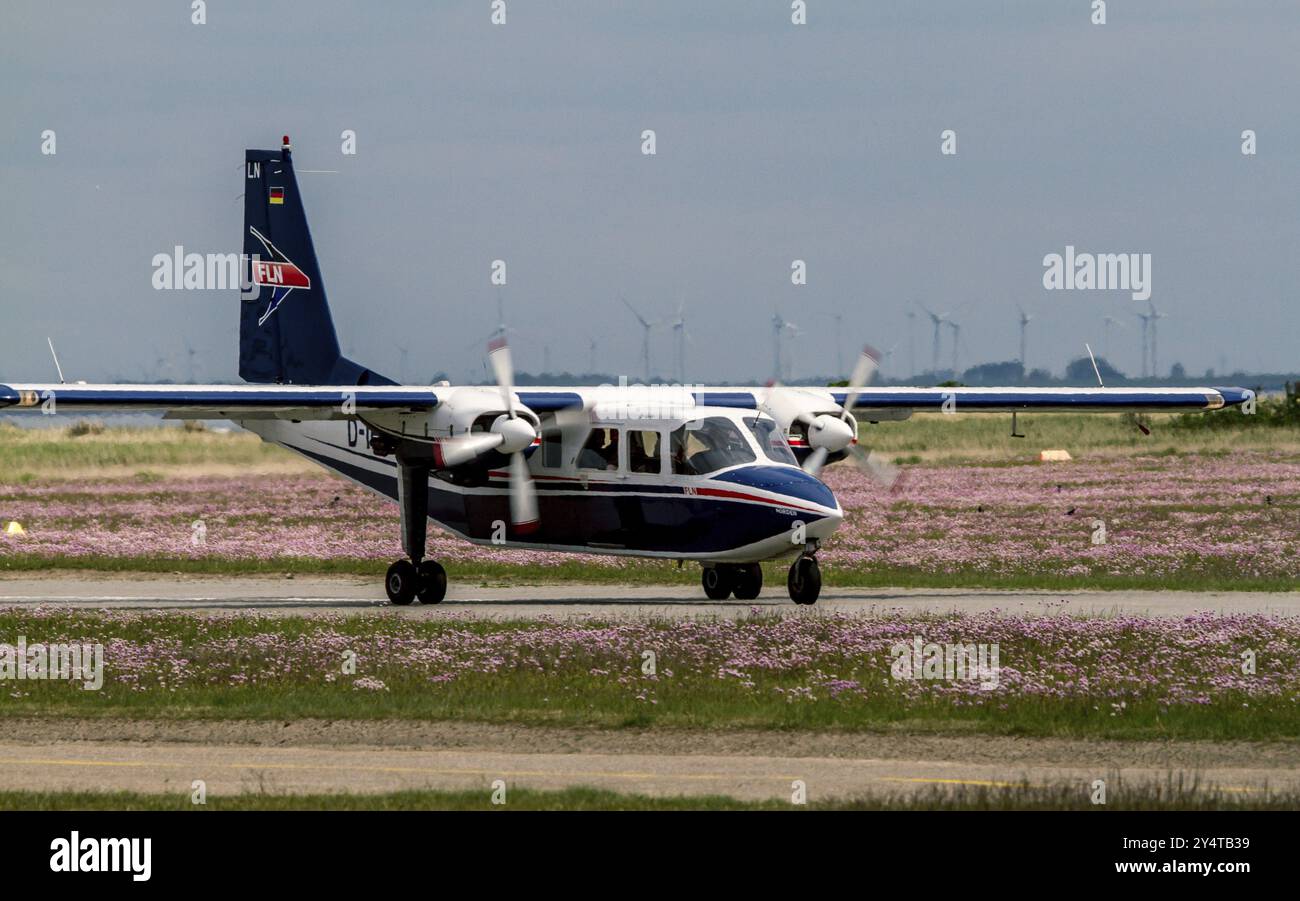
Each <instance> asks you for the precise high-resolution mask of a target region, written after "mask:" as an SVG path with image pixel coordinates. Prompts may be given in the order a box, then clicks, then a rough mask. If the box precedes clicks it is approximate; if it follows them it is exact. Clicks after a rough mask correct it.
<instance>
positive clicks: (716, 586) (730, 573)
mask: <svg viewBox="0 0 1300 901" xmlns="http://www.w3.org/2000/svg"><path fill="white" fill-rule="evenodd" d="M735 582H736V573H735V570H734V569H732V568H731V567H730V566H706V567H704V571H703V572H702V573H700V584H701V585H703V586H704V593H705V594H706V595H708V596H709V599H710V600H713V601H725V600H726V599H727V598H728V597H730V596H731V587H732V586H733V585H734V584H735Z"/></svg>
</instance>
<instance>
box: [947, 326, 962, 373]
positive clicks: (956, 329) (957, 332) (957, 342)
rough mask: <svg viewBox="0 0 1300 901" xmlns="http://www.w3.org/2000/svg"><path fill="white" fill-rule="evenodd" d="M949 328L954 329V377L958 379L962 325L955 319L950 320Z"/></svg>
mask: <svg viewBox="0 0 1300 901" xmlns="http://www.w3.org/2000/svg"><path fill="white" fill-rule="evenodd" d="M948 327H949V328H951V329H952V376H953V378H956V377H957V372H958V369H957V347H958V345H960V344H961V323H960V322H958V321H957V320H955V319H949V320H948Z"/></svg>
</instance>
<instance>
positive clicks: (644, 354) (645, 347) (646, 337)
mask: <svg viewBox="0 0 1300 901" xmlns="http://www.w3.org/2000/svg"><path fill="white" fill-rule="evenodd" d="M623 306H625V307H627V308H628V309H629V310H631V311H632V315H633V316H635V317H636V321H637V322H639V323H640V324H641V329H642V331H641V362H642V364H643V365H644V366H645V380H646V383H647V384H648V383H649V382H650V331H651V329H653V328H654V327H655V326H656V325H658V324H659V323H657V322H650V321H648V320H647V319H646V318H645V317H644V316H642V315H641V314H640V313H638V312H637V310H636V307H634V306H632V304H631V303H629V302H628V299H627V298H626V297H624V298H623Z"/></svg>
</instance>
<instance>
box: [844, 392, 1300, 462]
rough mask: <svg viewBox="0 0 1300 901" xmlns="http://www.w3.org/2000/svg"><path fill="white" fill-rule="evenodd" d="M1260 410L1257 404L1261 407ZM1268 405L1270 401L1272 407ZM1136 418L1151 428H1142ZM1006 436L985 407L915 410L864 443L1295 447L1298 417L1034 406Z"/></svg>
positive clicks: (918, 449) (1006, 447) (1129, 449)
mask: <svg viewBox="0 0 1300 901" xmlns="http://www.w3.org/2000/svg"><path fill="white" fill-rule="evenodd" d="M1264 409H1265V407H1264V405H1261V411H1263V410H1264ZM1270 409H1271V408H1270ZM1139 421H1141V422H1142V423H1143V424H1145V425H1146V426H1147V427H1148V428H1149V429H1150V430H1151V434H1150V435H1144V434H1143V433H1142V432H1141V430H1140V429H1139V428H1138V426H1137V423H1138V422H1139ZM1016 428H1017V430H1018V431H1019V432H1020V433H1021V434H1023V435H1024V436H1025V437H1023V438H1012V437H1011V416H1010V415H1009V414H989V413H954V414H951V415H944V414H941V413H917V414H915V415H913V416H912V418H911V419H908V420H904V421H902V422H880V423H876V424H874V425H872V424H866V423H864V424H863V425H862V426H861V427H860V428H859V430H858V437H859V440H860V441H861V442H862V444H863V445H864V446H866V447H870V448H871V449H872V450H874V451H876V452H877V453H880V454H882V455H884V456H885V457H888V458H890V459H894V460H897V461H898V462H900V463H901V464H909V463H921V462H926V463H959V462H965V461H971V460H979V461H983V462H987V461H989V460H999V461H1002V462H1005V463H1008V464H1010V463H1024V462H1028V461H1031V460H1036V459H1037V458H1038V452H1039V451H1040V450H1043V449H1045V448H1063V449H1065V450H1068V451H1069V452H1070V453H1071V454H1072V455H1074V456H1075V457H1079V456H1084V455H1088V456H1123V455H1126V454H1144V455H1145V454H1151V453H1164V454H1190V453H1197V454H1229V453H1235V452H1239V451H1245V450H1262V451H1274V450H1280V451H1295V450H1297V449H1298V448H1300V421H1297V420H1295V419H1293V418H1290V419H1282V418H1279V417H1276V416H1272V415H1266V416H1261V415H1259V414H1256V415H1255V416H1246V415H1244V414H1242V413H1241V412H1240V411H1238V410H1222V411H1218V412H1214V413H1190V414H1166V413H1154V414H1142V415H1140V416H1135V415H1134V414H1131V413H1034V414H1021V415H1019V416H1018V417H1017V419H1016Z"/></svg>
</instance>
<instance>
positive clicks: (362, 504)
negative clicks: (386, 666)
mask: <svg viewBox="0 0 1300 901" xmlns="http://www.w3.org/2000/svg"><path fill="white" fill-rule="evenodd" d="M1221 415H1223V416H1239V417H1240V418H1241V419H1242V420H1246V421H1255V420H1253V419H1252V418H1251V417H1244V416H1240V414H1236V413H1231V412H1229V413H1224V414H1221ZM951 418H952V417H940V416H936V417H931V418H930V419H929V420H925V421H921V422H918V423H916V425H917V427H918V428H919V429H920V432H918V433H917V434H920V435H921V436H922V437H924V435H925V434H927V433H929V432H936V433H937V432H939V431H944V432H945V433H947V432H952V434H954V435H956V436H957V437H961V436H962V435H963V434H966V439H967V440H966V441H965V443H961V442H958V443H957V444H956V445H954V447H955V450H954V453H956V454H958V455H962V454H964V455H965V456H966V459H963V460H958V459H956V458H955V457H954V458H953V459H950V460H947V461H946V462H941V461H940V462H936V461H933V460H932V461H928V462H917V463H907V464H905V465H904V466H903V473H904V475H903V479H902V481H901V483H900V485H899V486H898V488H897V489H896V490H895V491H892V492H890V491H885V490H883V489H881V488H879V487H878V486H876V485H874V484H872V483H871V482H869V481H868V480H866V479H865V478H864V477H862V475H861V474H860V473H858V472H857V471H856V470H855V469H854V468H852V467H851V466H847V465H837V466H832V467H829V468H828V469H827V470H826V471H825V472H824V474H823V477H824V478H825V479H826V481H827V482H828V484H830V485H831V486H832V488H834V490H835V492H836V495H837V497H838V498H839V499H840V502H841V504H842V505H843V507H844V509H845V513H846V518H845V522H844V524H843V525H842V526H841V527H840V529H839V530H838V532H837V533H836V535H835V536H834V537H833V538H832V539H831V540H830V541H829V542H828V543H827V544H826V546H825V547H824V548H823V550H822V554H821V558H820V559H821V562H822V567H823V572H824V575H825V578H826V582H827V584H828V585H829V586H832V587H835V586H843V587H851V586H863V587H875V586H895V587H905V588H911V587H917V588H924V587H950V588H959V587H968V588H997V589H1040V590H1062V591H1064V590H1070V589H1148V590H1177V589H1185V590H1270V591H1285V590H1291V589H1294V588H1296V587H1297V585H1298V584H1300V563H1298V562H1297V561H1298V560H1300V529H1297V528H1296V523H1297V522H1298V521H1300V451H1295V452H1293V451H1290V450H1287V449H1286V448H1288V447H1290V437H1289V436H1290V435H1291V431H1290V430H1288V429H1287V428H1280V427H1254V428H1247V427H1243V428H1242V429H1241V430H1240V431H1239V432H1236V433H1232V435H1229V437H1230V438H1231V440H1233V441H1236V442H1237V444H1238V445H1239V446H1238V447H1237V449H1236V450H1235V451H1234V452H1232V453H1227V452H1225V451H1223V450H1215V449H1213V448H1212V447H1204V448H1203V449H1202V450H1200V451H1196V452H1193V451H1190V450H1188V451H1185V452H1184V451H1181V450H1178V451H1174V452H1170V451H1169V450H1168V449H1161V448H1157V449H1154V450H1153V449H1152V447H1151V446H1140V445H1139V446H1135V448H1136V449H1133V450H1130V451H1125V452H1123V453H1119V452H1117V451H1116V450H1115V448H1114V447H1110V449H1109V450H1105V451H1103V450H1097V451H1087V452H1085V451H1079V452H1078V458H1077V459H1076V460H1075V461H1074V462H1071V463H1059V464H1043V463H1038V462H1036V461H1029V460H1022V459H1014V460H1013V459H1012V458H1010V457H1007V456H1006V455H1005V454H1004V453H1003V451H1001V450H1000V451H998V454H1003V455H1002V456H996V455H995V456H989V457H981V454H984V453H986V450H987V449H986V447H985V445H984V444H981V443H980V442H982V441H986V442H987V441H991V442H1001V443H1002V444H1006V443H1007V442H1009V441H1013V439H1008V438H1006V437H1005V436H1002V435H1001V433H1000V432H998V433H996V435H992V434H990V433H989V432H988V427H989V426H990V421H989V420H988V418H987V417H985V418H981V419H977V418H976V417H967V418H966V419H965V420H962V419H958V420H957V421H955V422H952V423H946V422H944V421H943V420H944V419H951ZM1040 418H1042V417H1040ZM1047 421H1048V422H1050V423H1052V424H1053V425H1052V428H1061V429H1074V430H1078V431H1080V434H1084V433H1085V430H1086V428H1092V429H1093V430H1094V432H1095V434H1094V436H1093V438H1094V440H1095V441H1097V442H1098V443H1099V445H1100V446H1103V447H1109V446H1108V445H1105V441H1108V440H1111V439H1112V438H1113V437H1114V436H1113V435H1111V433H1110V432H1109V431H1108V430H1109V429H1113V428H1117V427H1119V426H1120V425H1122V424H1123V422H1122V418H1120V417H1104V416H1103V417H1099V421H1094V420H1093V419H1092V418H1088V417H1082V416H1060V417H1058V418H1054V419H1049V420H1047ZM1178 422H1181V420H1170V425H1169V430H1170V431H1171V432H1173V431H1178V432H1179V435H1180V436H1182V435H1184V434H1185V435H1186V436H1187V437H1188V438H1189V445H1190V446H1192V447H1195V446H1200V445H1213V444H1215V443H1216V442H1219V441H1221V440H1224V435H1225V434H1227V433H1225V432H1224V431H1223V430H1222V429H1216V430H1209V429H1187V428H1185V427H1184V426H1178V425H1175V423H1178ZM888 425H889V427H890V428H893V427H895V426H900V427H901V425H904V424H898V423H893V424H888ZM968 426H969V427H970V428H975V427H976V426H978V427H979V428H980V429H983V431H976V432H970V433H965V432H963V430H965V429H967V428H968ZM871 428H874V427H864V432H867V431H869V430H870V429H871ZM953 430H955V431H953ZM61 431H62V430H60V432H61ZM77 431H80V430H77ZM18 432H19V430H16V429H12V428H10V429H7V430H4V431H3V432H0V447H4V448H5V450H6V460H5V463H6V465H5V466H4V467H3V468H0V523H4V522H8V521H10V520H13V521H17V522H19V523H21V524H22V526H23V528H24V529H25V531H26V534H24V535H20V536H7V535H3V534H0V570H3V571H9V572H22V571H42V570H50V569H84V570H111V571H118V572H129V571H137V570H138V571H151V572H177V573H214V574H240V573H262V574H265V573H303V574H307V573H311V574H329V573H338V574H356V575H370V576H377V575H380V574H382V573H383V572H384V570H385V569H386V568H387V566H388V564H389V563H390V562H391V561H392V560H394V559H396V558H397V557H399V556H400V555H401V550H400V546H399V542H398V535H397V524H396V519H397V517H396V510H395V508H394V505H393V504H392V503H391V502H385V501H383V500H380V499H377V498H375V497H373V496H372V495H370V494H368V493H366V492H364V491H362V490H360V489H358V488H356V487H354V486H352V485H350V484H348V483H346V482H344V481H342V480H340V479H338V478H335V477H333V476H330V475H328V474H326V473H325V472H324V471H323V470H320V469H318V468H316V467H315V466H314V465H313V464H310V463H307V462H305V461H301V460H295V459H294V458H292V457H289V456H287V454H286V453H285V452H280V451H278V450H276V449H274V448H269V447H267V446H265V445H262V444H260V442H259V441H258V439H256V438H255V437H254V436H251V435H248V434H242V433H232V434H216V433H211V432H186V431H184V430H181V429H175V428H168V429H156V430H152V431H151V432H148V433H145V432H141V431H140V430H125V431H119V430H108V431H105V432H102V433H98V434H96V433H94V432H91V433H88V434H79V435H78V436H77V437H68V436H64V437H59V434H57V433H56V434H54V435H51V434H48V433H46V434H42V433H33V432H31V431H24V432H20V433H18ZM45 432H48V430H45ZM1131 432H1132V434H1133V435H1140V433H1138V432H1137V430H1136V429H1132V430H1131ZM14 433H18V434H16V435H15V434H14ZM900 434H901V433H900ZM1125 434H1127V433H1125ZM158 436H161V437H160V439H159V441H158V442H157V443H156V444H155V443H154V442H152V441H151V440H150V439H151V438H153V437H158ZM1108 436H1109V437H1108ZM1234 436H1235V437H1234ZM11 439H12V441H11ZM1080 441H1081V443H1084V444H1086V442H1083V440H1082V439H1080ZM6 442H9V443H6ZM10 444H12V448H11V447H10ZM1023 447H1024V446H1023V444H1019V443H1017V444H1015V449H1018V450H1023ZM51 448H56V449H57V453H53V452H52V451H51V450H50V449H51ZM11 449H13V450H14V454H13V455H12V456H13V461H14V462H13V464H12V465H10V456H9V451H10V450H11ZM223 449H224V450H223ZM1139 451H1140V452H1139ZM223 454H224V456H223ZM97 467H98V468H97ZM87 472H89V473H91V475H85V474H84V473H87ZM78 473H83V474H78ZM1099 523H1100V524H1102V525H1104V529H1105V533H1106V534H1105V536H1104V538H1105V540H1104V542H1102V543H1098V542H1096V541H1095V540H1094V539H1095V538H1096V537H1097V536H1096V534H1095V533H1096V531H1097V529H1098V524H1099ZM429 554H430V556H433V557H434V558H436V559H438V560H440V561H441V562H442V563H443V564H444V565H445V566H446V567H447V569H448V572H449V574H450V576H451V578H452V579H453V580H454V581H456V582H457V583H459V584H465V583H467V582H469V583H476V582H486V583H494V584H511V585H526V584H535V583H541V582H555V581H579V582H593V583H602V582H603V583H630V584H665V583H666V584H689V583H693V582H695V581H696V580H697V579H698V568H697V567H695V566H694V565H691V566H687V567H685V568H682V569H679V568H677V566H676V565H675V564H673V563H666V562H663V561H646V560H636V559H631V558H621V557H612V556H597V555H581V556H574V555H567V554H559V553H546V552H537V551H529V550H525V549H520V548H510V547H504V548H499V547H489V548H484V547H477V546H473V545H470V544H468V543H466V542H463V541H459V540H457V539H454V538H453V537H451V536H449V535H447V534H445V533H442V532H440V531H439V530H437V529H433V530H431V533H430V544H429ZM784 570H785V564H783V563H779V562H778V563H773V564H770V565H769V566H768V567H767V569H766V578H765V581H766V582H767V584H768V585H769V586H772V587H773V588H777V587H778V586H780V585H781V584H782V582H783V581H784V578H785V572H784Z"/></svg>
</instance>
